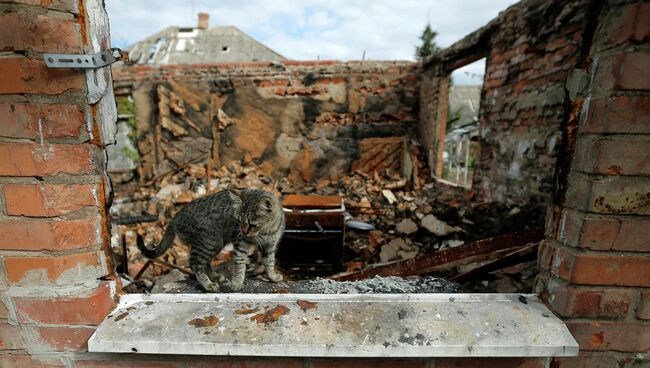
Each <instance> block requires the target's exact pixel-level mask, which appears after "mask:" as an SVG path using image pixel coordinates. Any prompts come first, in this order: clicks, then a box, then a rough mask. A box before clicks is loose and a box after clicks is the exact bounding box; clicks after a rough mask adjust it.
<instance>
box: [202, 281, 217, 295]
mask: <svg viewBox="0 0 650 368" xmlns="http://www.w3.org/2000/svg"><path fill="white" fill-rule="evenodd" d="M201 286H203V289H205V291H207V292H208V293H218V292H219V284H217V283H214V282H213V283H210V284H206V285H201Z"/></svg>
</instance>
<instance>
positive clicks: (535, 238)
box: [332, 230, 544, 281]
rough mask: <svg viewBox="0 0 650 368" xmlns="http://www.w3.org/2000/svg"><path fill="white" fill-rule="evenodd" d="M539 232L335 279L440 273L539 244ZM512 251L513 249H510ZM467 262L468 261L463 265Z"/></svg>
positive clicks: (498, 238) (501, 237)
mask: <svg viewBox="0 0 650 368" xmlns="http://www.w3.org/2000/svg"><path fill="white" fill-rule="evenodd" d="M543 237H544V233H543V232H542V231H541V230H526V231H520V232H515V233H510V234H505V235H499V236H495V237H492V238H487V239H481V240H478V241H474V242H470V243H467V244H464V245H461V246H459V247H456V248H451V249H446V250H443V251H439V252H433V253H429V254H425V255H421V256H418V257H415V258H411V259H408V260H405V261H401V262H395V263H391V264H388V265H384V266H379V267H375V268H371V269H367V270H363V271H359V272H355V273H351V274H343V275H336V276H334V277H332V278H333V279H335V280H346V281H353V280H362V279H366V278H371V277H374V276H411V275H420V274H424V273H428V272H433V271H436V270H440V267H441V266H445V265H453V266H454V267H455V266H458V265H461V264H465V263H470V262H476V261H479V260H483V259H485V257H482V256H484V255H488V254H490V253H494V252H500V251H504V250H507V249H508V250H509V248H515V247H521V246H524V245H526V244H529V243H535V242H539V241H541V240H542V239H543ZM513 250H514V249H513ZM464 261H468V262H464Z"/></svg>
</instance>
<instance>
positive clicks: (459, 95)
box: [449, 85, 481, 127]
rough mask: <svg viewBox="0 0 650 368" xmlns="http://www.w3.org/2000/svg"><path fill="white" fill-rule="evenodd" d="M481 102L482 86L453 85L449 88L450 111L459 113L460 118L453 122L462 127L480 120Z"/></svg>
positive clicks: (452, 113)
mask: <svg viewBox="0 0 650 368" xmlns="http://www.w3.org/2000/svg"><path fill="white" fill-rule="evenodd" d="M480 103H481V86H480V85H477V86H451V87H450V88H449V112H450V114H451V115H454V114H456V113H458V114H459V115H460V117H459V119H458V120H457V121H455V122H454V123H453V125H454V126H456V127H460V126H463V125H466V124H469V123H473V122H475V121H477V120H478V110H479V107H480Z"/></svg>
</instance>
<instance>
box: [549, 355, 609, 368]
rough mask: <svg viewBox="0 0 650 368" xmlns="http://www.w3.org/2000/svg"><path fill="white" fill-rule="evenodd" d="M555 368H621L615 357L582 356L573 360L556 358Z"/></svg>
mask: <svg viewBox="0 0 650 368" xmlns="http://www.w3.org/2000/svg"><path fill="white" fill-rule="evenodd" d="M551 367H553V368H614V367H619V365H618V361H617V360H616V358H615V357H613V356H594V355H584V354H581V355H580V356H577V357H571V358H554V359H553V362H552V363H551Z"/></svg>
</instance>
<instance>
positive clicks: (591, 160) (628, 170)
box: [575, 137, 650, 176]
mask: <svg viewBox="0 0 650 368" xmlns="http://www.w3.org/2000/svg"><path fill="white" fill-rule="evenodd" d="M576 152H577V157H576V158H577V160H576V163H575V167H576V169H577V170H580V171H582V172H585V173H591V174H601V175H641V176H648V175H650V140H643V139H639V138H637V137H635V138H614V137H603V138H599V139H595V140H594V139H590V138H579V139H578V146H577V149H576Z"/></svg>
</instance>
